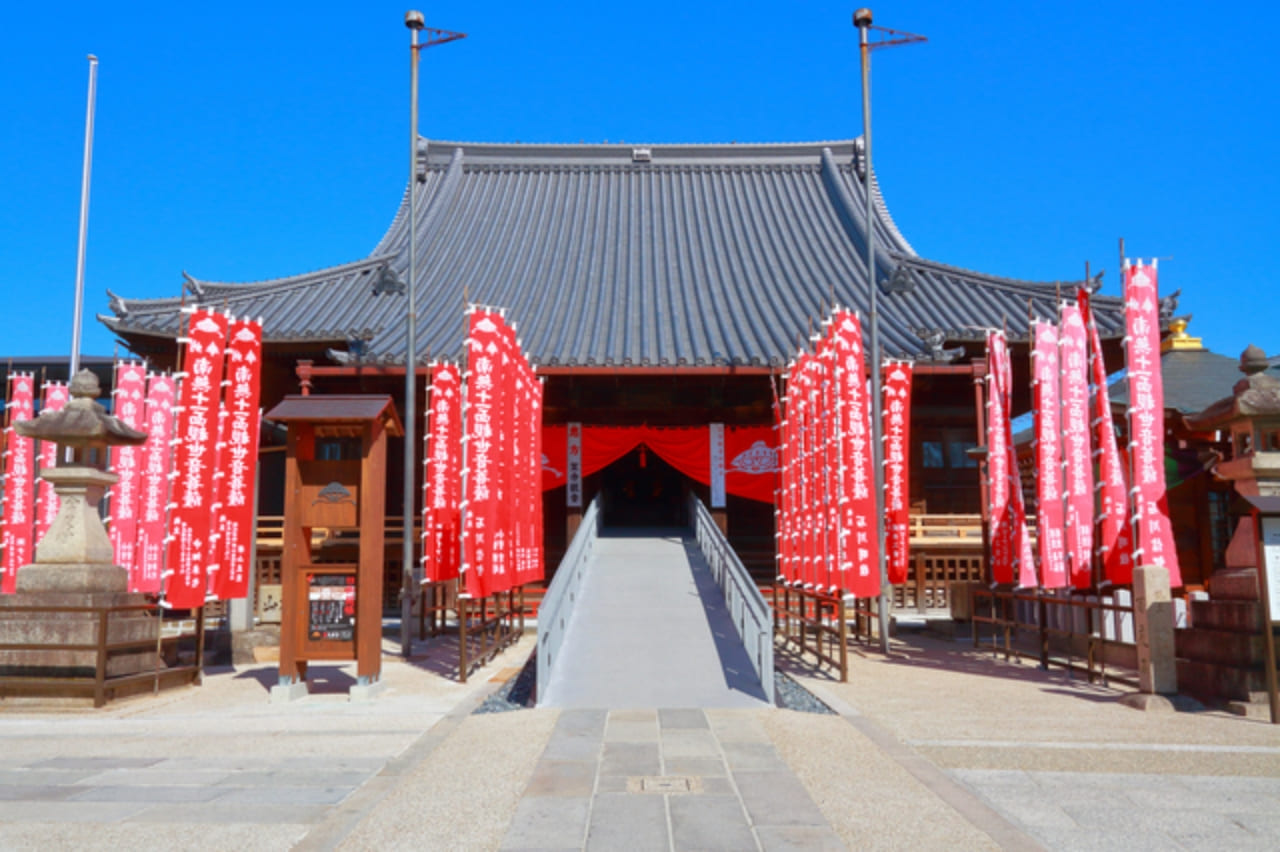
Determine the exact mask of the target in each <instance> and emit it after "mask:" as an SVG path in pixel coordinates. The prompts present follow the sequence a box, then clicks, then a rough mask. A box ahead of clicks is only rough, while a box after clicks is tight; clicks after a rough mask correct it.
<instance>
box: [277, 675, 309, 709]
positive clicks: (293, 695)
mask: <svg viewBox="0 0 1280 852" xmlns="http://www.w3.org/2000/svg"><path fill="white" fill-rule="evenodd" d="M310 694H311V692H310V690H309V689H307V682H306V681H303V680H300V681H298V682H296V683H287V684H286V683H278V684H276V685H275V686H273V687H271V703H272V704H288V703H289V702H291V701H297V700H299V699H301V698H306V697H307V696H308V695H310Z"/></svg>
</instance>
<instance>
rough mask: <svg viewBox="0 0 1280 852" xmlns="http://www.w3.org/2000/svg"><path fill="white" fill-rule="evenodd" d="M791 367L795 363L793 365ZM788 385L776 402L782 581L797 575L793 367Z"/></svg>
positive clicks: (777, 533) (776, 529)
mask: <svg viewBox="0 0 1280 852" xmlns="http://www.w3.org/2000/svg"><path fill="white" fill-rule="evenodd" d="M791 366H792V367H793V366H794V364H793V365H791ZM783 381H784V382H786V385H785V387H784V390H783V394H782V396H783V401H782V402H781V403H775V407H776V408H777V409H778V417H779V423H780V425H779V438H778V466H779V469H780V471H781V475H780V476H779V482H778V497H777V502H776V503H775V505H774V537H775V540H776V542H777V554H778V573H777V579H778V580H779V581H780V582H784V583H789V582H791V581H792V578H793V576H794V571H795V569H794V565H793V556H792V554H793V544H794V538H793V536H792V523H793V522H794V519H795V509H794V504H793V503H792V498H793V493H794V492H793V490H792V485H793V482H792V480H793V475H792V474H793V471H794V469H795V451H794V450H793V449H792V444H791V432H792V421H791V418H792V414H793V409H792V403H793V399H792V393H791V388H792V382H791V367H788V370H787V372H786V374H785V375H784V376H783Z"/></svg>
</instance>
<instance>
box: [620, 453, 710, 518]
mask: <svg viewBox="0 0 1280 852" xmlns="http://www.w3.org/2000/svg"><path fill="white" fill-rule="evenodd" d="M603 474H604V475H603V476H602V477H601V488H600V490H601V495H602V497H603V505H602V506H601V508H602V509H603V510H604V517H603V521H604V525H605V526H608V527H682V526H685V525H686V524H687V523H688V520H687V517H686V512H685V505H684V501H685V495H686V493H687V491H686V482H685V478H684V475H683V474H681V473H680V471H678V470H676V469H675V468H674V467H672V466H671V465H669V464H667V463H666V462H664V461H663V460H662V459H660V458H658V456H657V454H656V453H654V452H653V451H652V450H650V449H649V448H648V447H646V446H644V445H643V444H641V445H640V446H639V447H636V448H635V449H634V450H632V451H631V452H629V453H627V454H626V455H625V456H623V457H622V458H620V459H618V460H617V461H616V462H614V463H613V464H611V465H609V466H608V467H607V468H605V469H604V471H603Z"/></svg>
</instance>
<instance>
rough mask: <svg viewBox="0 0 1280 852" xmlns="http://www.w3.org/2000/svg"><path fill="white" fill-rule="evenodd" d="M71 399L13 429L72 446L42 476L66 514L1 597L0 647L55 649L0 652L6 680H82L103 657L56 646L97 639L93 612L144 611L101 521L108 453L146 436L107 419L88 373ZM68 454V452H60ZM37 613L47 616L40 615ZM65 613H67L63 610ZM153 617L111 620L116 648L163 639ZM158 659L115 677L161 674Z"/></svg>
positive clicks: (130, 661) (109, 478)
mask: <svg viewBox="0 0 1280 852" xmlns="http://www.w3.org/2000/svg"><path fill="white" fill-rule="evenodd" d="M70 391H71V401H70V402H68V403H67V405H66V406H65V407H64V408H62V409H61V410H59V411H44V412H41V414H40V416H39V417H37V418H35V419H34V420H25V421H19V422H16V423H14V429H15V430H17V432H18V434H19V435H22V436H23V437H27V438H34V439H37V440H41V441H53V442H54V443H56V444H57V445H58V446H59V447H60V448H63V450H64V451H65V449H67V448H70V450H71V454H70V456H71V457H70V460H69V461H61V462H60V463H59V464H58V465H57V466H56V467H52V468H45V469H43V470H41V471H40V476H41V478H42V479H44V480H46V481H47V482H50V483H52V484H53V488H54V492H55V493H56V494H57V495H58V498H59V501H60V502H59V507H58V514H57V516H56V517H55V518H54V520H53V523H51V524H50V525H49V529H48V531H47V532H45V534H44V537H43V538H41V539H40V541H39V542H37V543H36V556H35V562H33V563H32V564H30V565H24V566H22V567H21V568H19V569H18V576H17V584H16V589H17V594H15V595H6V596H4V598H3V599H0V642H3V643H5V644H24V645H46V646H49V648H50V649H49V650H35V649H30V650H22V651H5V652H3V653H0V674H6V673H7V674H23V673H25V674H43V675H48V676H54V677H56V676H60V675H63V674H65V675H68V676H75V675H77V674H83V673H84V672H85V671H86V670H90V671H91V670H92V668H93V665H94V661H95V659H96V652H94V651H91V650H53V648H54V647H55V646H67V645H81V646H84V645H87V646H91V647H92V646H93V645H94V644H95V643H96V642H97V641H98V638H97V637H98V632H97V630H98V628H97V624H98V620H97V618H98V617H97V615H95V614H93V613H91V612H88V611H86V610H85V608H108V607H125V606H130V605H133V604H142V603H143V602H144V596H143V595H138V594H130V593H129V572H128V570H127V569H126V568H125V567H123V566H120V565H116V564H115V562H114V555H113V551H112V547H111V541H110V540H109V539H108V537H107V531H106V529H105V528H104V527H103V525H102V520H101V519H100V518H99V515H98V504H99V502H100V501H101V500H102V496H103V494H104V493H105V491H106V489H107V488H109V487H110V486H111V485H113V484H114V483H115V482H116V480H117V479H118V477H117V476H116V475H115V474H113V473H110V472H108V471H107V470H105V469H104V468H105V463H106V457H107V448H108V447H112V446H138V445H140V444H142V443H144V442H145V441H146V439H147V434H146V433H145V432H139V431H138V430H136V429H133V428H130V427H129V426H127V425H126V424H125V423H123V422H122V421H121V420H119V419H118V418H116V417H113V416H111V415H109V414H107V413H106V410H105V409H104V408H103V407H102V406H101V405H99V404H98V403H97V402H96V401H95V400H96V398H97V396H98V394H99V392H100V390H99V385H98V378H97V376H95V375H94V374H93V373H92V372H91V371H89V370H81V371H80V372H79V373H77V374H76V375H75V376H74V377H73V378H72V380H71V385H70ZM59 455H60V456H61V455H62V453H61V452H60V454H59ZM32 607H38V608H41V609H39V610H31V608H32ZM61 610H66V611H61ZM155 631H156V627H155V624H154V618H152V617H151V616H148V615H146V614H145V612H143V611H141V610H135V611H125V612H121V613H119V614H118V615H113V617H112V618H111V620H110V630H109V632H108V635H107V641H108V643H111V644H114V643H118V642H131V641H137V640H138V639H139V638H140V637H145V636H154V635H155ZM155 660H156V654H155V652H154V651H152V652H150V654H146V653H126V654H120V655H118V656H115V657H113V658H112V659H111V661H110V663H109V665H108V671H107V673H108V674H110V675H114V674H122V673H126V672H129V671H138V670H143V669H147V668H153V667H154V666H155Z"/></svg>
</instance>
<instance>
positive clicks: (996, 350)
mask: <svg viewBox="0 0 1280 852" xmlns="http://www.w3.org/2000/svg"><path fill="white" fill-rule="evenodd" d="M1008 360H1009V350H1008V348H1007V346H1006V344H1005V339H1004V334H1003V333H1002V332H995V331H993V332H989V333H988V334H987V365H988V369H987V493H988V495H989V497H988V500H989V506H988V515H989V516H990V519H989V521H988V536H987V537H988V539H989V543H990V548H991V578H992V580H993V581H994V582H996V583H1012V582H1013V558H1014V557H1013V526H1012V524H1011V522H1010V517H1009V511H1010V502H1011V498H1010V494H1009V491H1010V487H1009V485H1010V482H1011V477H1010V475H1009V443H1008V437H1007V436H1008V435H1009V431H1010V430H1009V410H1008V408H1007V407H1006V402H1005V400H1006V398H1007V395H1006V393H1005V389H1004V387H1003V382H1004V380H1005V373H1006V368H1007V366H1008Z"/></svg>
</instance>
